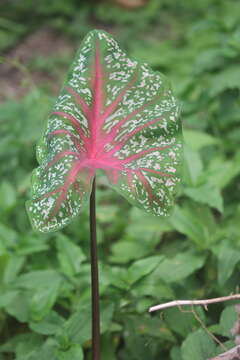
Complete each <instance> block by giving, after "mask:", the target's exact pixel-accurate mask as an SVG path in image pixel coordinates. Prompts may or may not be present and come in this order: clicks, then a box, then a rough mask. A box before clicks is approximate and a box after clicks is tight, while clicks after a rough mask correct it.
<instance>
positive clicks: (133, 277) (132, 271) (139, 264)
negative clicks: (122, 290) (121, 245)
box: [128, 255, 164, 285]
mask: <svg viewBox="0 0 240 360" xmlns="http://www.w3.org/2000/svg"><path fill="white" fill-rule="evenodd" d="M163 259H164V257H163V256H161V255H160V256H151V257H148V258H145V259H142V260H138V261H135V262H134V263H133V264H132V265H131V266H130V267H129V269H128V283H129V284H131V285H132V284H134V283H135V282H136V281H138V280H139V279H141V278H142V277H144V276H146V275H148V274H149V273H151V272H152V271H153V270H154V269H156V268H157V267H158V266H159V265H160V264H161V262H162V261H163Z"/></svg>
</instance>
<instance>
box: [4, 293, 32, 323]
mask: <svg viewBox="0 0 240 360" xmlns="http://www.w3.org/2000/svg"><path fill="white" fill-rule="evenodd" d="M30 295H31V294H29V293H27V292H25V291H18V292H16V294H15V296H13V297H12V299H11V301H9V302H7V304H5V310H6V312H7V313H8V314H10V315H11V316H12V317H14V318H16V319H17V320H18V321H19V322H23V323H26V322H27V321H28V320H29V318H30Z"/></svg>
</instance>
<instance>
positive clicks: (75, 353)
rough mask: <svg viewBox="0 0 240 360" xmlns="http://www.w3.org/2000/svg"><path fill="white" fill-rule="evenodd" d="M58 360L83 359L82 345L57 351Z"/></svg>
mask: <svg viewBox="0 0 240 360" xmlns="http://www.w3.org/2000/svg"><path fill="white" fill-rule="evenodd" d="M56 356H57V359H58V360H83V351H82V348H81V346H80V345H77V344H76V345H73V346H72V347H71V348H70V349H69V350H66V351H63V350H62V351H61V350H59V351H58V352H57V355H56Z"/></svg>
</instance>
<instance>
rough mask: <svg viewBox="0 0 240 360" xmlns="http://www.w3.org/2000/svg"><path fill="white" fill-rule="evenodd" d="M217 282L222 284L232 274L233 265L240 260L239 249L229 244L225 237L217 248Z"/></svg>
mask: <svg viewBox="0 0 240 360" xmlns="http://www.w3.org/2000/svg"><path fill="white" fill-rule="evenodd" d="M217 257H218V282H219V285H220V286H223V285H224V284H225V282H226V281H227V280H228V279H229V278H230V276H231V275H232V273H233V271H234V268H235V266H236V265H237V263H239V262H240V250H239V249H235V248H233V247H232V246H231V244H229V241H228V240H227V239H225V240H223V243H222V245H221V246H220V248H219V250H218V254H217Z"/></svg>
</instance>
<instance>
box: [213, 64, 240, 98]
mask: <svg viewBox="0 0 240 360" xmlns="http://www.w3.org/2000/svg"><path fill="white" fill-rule="evenodd" d="M235 88H236V89H239V88H240V69H239V66H237V65H233V66H230V67H229V68H227V69H225V70H223V71H221V72H220V73H219V74H216V75H215V76H213V77H212V79H211V84H210V95H211V96H216V95H217V94H218V93H220V92H222V91H224V90H227V89H235Z"/></svg>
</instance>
